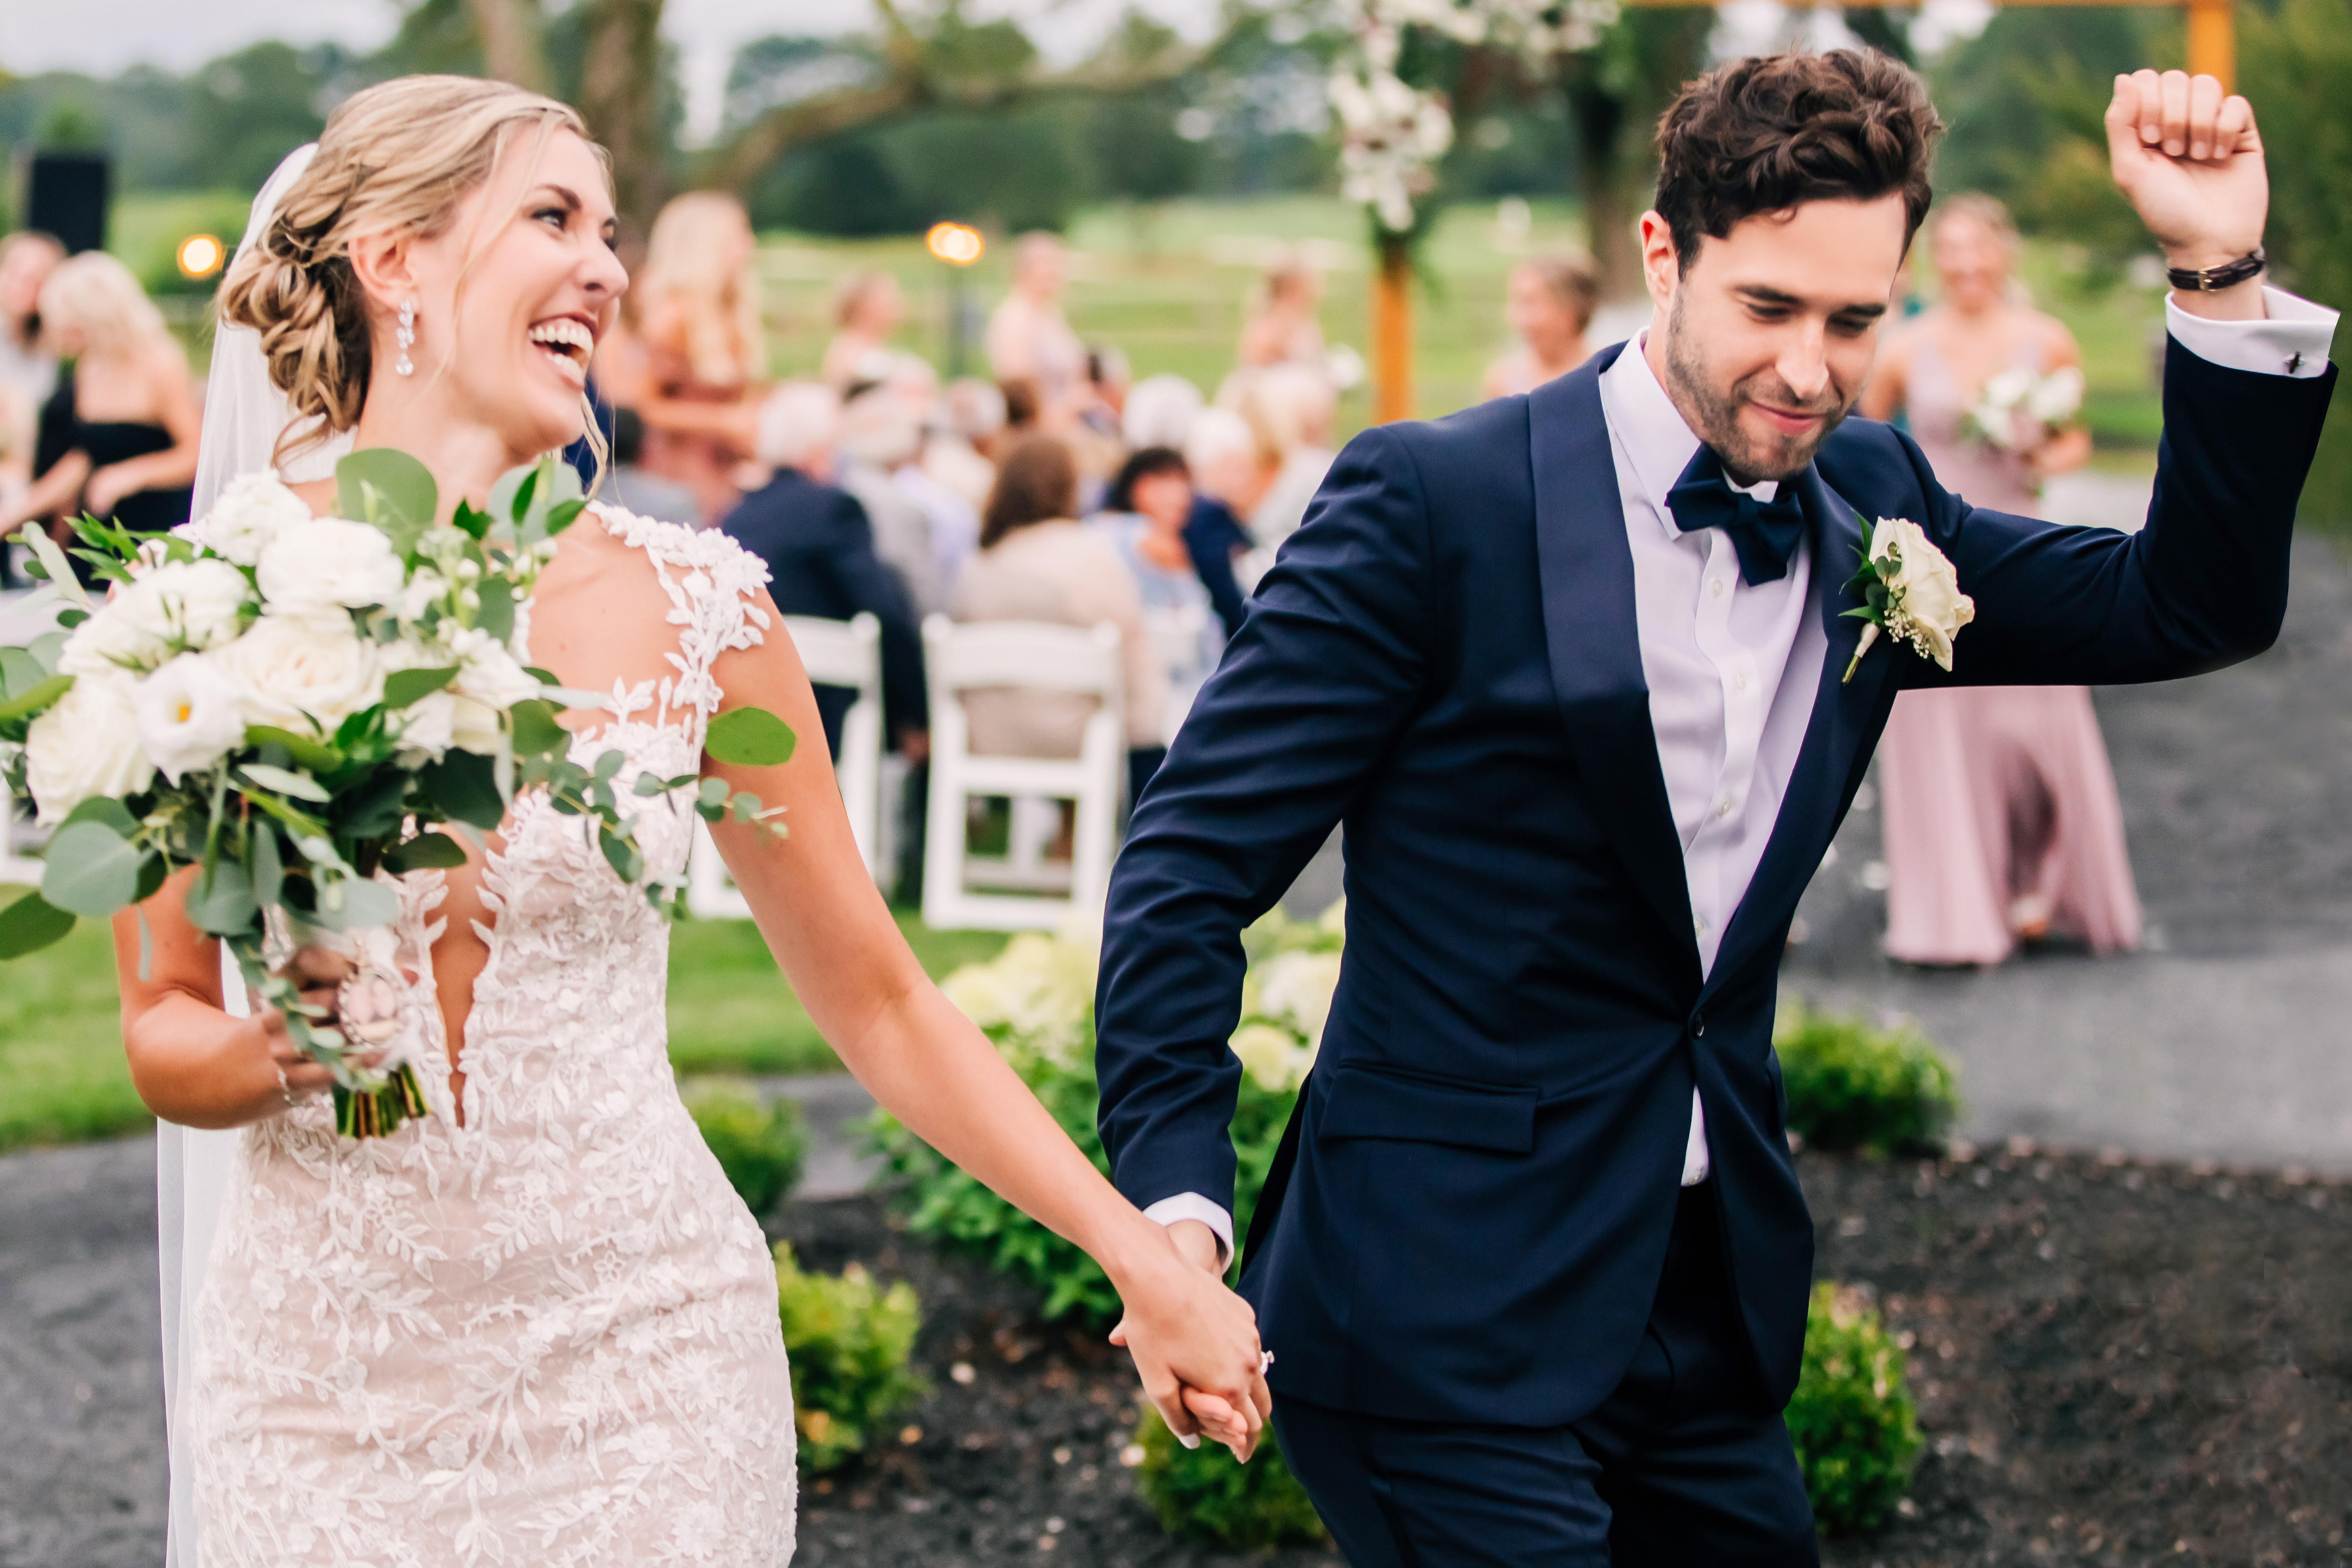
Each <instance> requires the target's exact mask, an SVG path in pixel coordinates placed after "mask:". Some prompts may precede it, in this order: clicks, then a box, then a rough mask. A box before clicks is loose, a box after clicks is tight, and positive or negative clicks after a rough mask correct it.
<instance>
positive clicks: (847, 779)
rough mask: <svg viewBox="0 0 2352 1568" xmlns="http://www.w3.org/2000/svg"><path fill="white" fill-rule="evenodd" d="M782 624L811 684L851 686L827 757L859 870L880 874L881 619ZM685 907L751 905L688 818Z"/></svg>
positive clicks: (740, 916) (729, 911) (808, 739)
mask: <svg viewBox="0 0 2352 1568" xmlns="http://www.w3.org/2000/svg"><path fill="white" fill-rule="evenodd" d="M784 629H785V630H786V631H787V632H788V633H790V634H791V636H792V639H793V647H794V648H796V649H798V650H799V652H800V656H801V667H802V668H804V669H806V670H807V671H808V678H809V683H810V684H811V685H813V686H845V687H847V688H849V689H851V690H853V691H855V692H856V693H857V696H856V699H855V700H852V701H851V703H850V705H849V710H848V711H847V712H846V713H845V714H844V715H843V716H842V720H841V755H839V756H838V757H836V758H835V759H834V764H833V776H834V779H835V782H836V783H837V784H840V786H841V804H842V805H843V807H844V808H845V810H846V811H847V812H848V814H849V832H850V836H851V837H854V838H856V840H857V852H858V854H859V855H860V856H861V857H862V858H864V859H865V861H866V870H867V871H868V872H869V873H870V874H871V875H872V876H873V877H874V879H876V880H877V881H880V880H881V879H882V877H883V874H884V870H885V868H886V867H887V861H885V860H884V859H883V858H882V840H881V835H880V832H879V831H878V825H879V822H880V818H881V810H882V803H881V793H882V623H881V622H880V621H878V620H877V619H875V617H874V616H871V615H867V614H864V613H860V614H859V615H857V616H854V617H852V618H851V619H849V620H846V621H827V620H819V619H817V618H816V617H814V616H785V617H784ZM801 740H802V743H803V744H804V745H814V744H821V743H822V742H824V736H822V735H804V736H803V737H801ZM686 907H687V909H688V910H690V911H691V912H692V913H693V914H694V915H695V917H696V918H697V919H699V920H749V919H751V906H750V905H749V904H747V903H745V902H744V901H743V895H742V894H741V893H740V892H738V891H737V890H736V888H735V881H734V879H733V878H731V877H730V876H729V875H728V874H727V867H726V864H725V863H724V862H723V861H721V860H720V859H719V849H718V847H717V846H716V845H714V844H712V843H711V841H710V829H709V827H708V826H705V825H704V824H702V823H701V822H699V821H698V822H697V823H696V824H695V835H694V851H693V854H692V856H691V857H690V858H688V862H687V874H686Z"/></svg>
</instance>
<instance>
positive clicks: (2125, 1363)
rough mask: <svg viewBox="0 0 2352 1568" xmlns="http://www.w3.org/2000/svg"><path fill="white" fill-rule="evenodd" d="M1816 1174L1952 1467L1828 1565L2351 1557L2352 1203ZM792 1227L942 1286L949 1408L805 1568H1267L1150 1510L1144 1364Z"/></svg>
mask: <svg viewBox="0 0 2352 1568" xmlns="http://www.w3.org/2000/svg"><path fill="white" fill-rule="evenodd" d="M1801 1169H1802V1171H1803V1174H1804V1178H1805V1184H1806V1188H1807V1191H1808V1192H1809V1194H1811V1198H1812V1202H1813V1209H1814V1213H1815V1215H1816V1216H1817V1217H1818V1218H1819V1220H1820V1222H1821V1265H1820V1273H1821V1277H1822V1278H1824V1279H1843V1280H1846V1281H1849V1282H1858V1283H1864V1284H1867V1285H1869V1286H1870V1287H1872V1288H1874V1289H1875V1290H1876V1292H1877V1293H1878V1296H1879V1300H1880V1303H1881V1305H1882V1307H1883V1309H1884V1310H1885V1315H1886V1317H1887V1320H1888V1321H1889V1324H1890V1326H1891V1327H1893V1328H1894V1329H1895V1330H1896V1331H1900V1332H1902V1333H1905V1334H1907V1335H1909V1336H1911V1337H1912V1341H1913V1343H1912V1348H1911V1366H1912V1387H1913V1390H1914V1392H1915V1394H1916V1395H1917V1396H1918V1401H1919V1415H1920V1425H1921V1427H1922V1430H1923V1431H1924V1433H1925V1435H1926V1436H1927V1443H1928V1448H1927V1454H1926V1456H1925V1458H1923V1459H1922V1461H1921V1464H1920V1467H1919V1473H1918V1477H1917V1480H1916V1485H1915V1487H1914V1489H1913V1493H1912V1500H1911V1501H1910V1502H1909V1504H1908V1505H1907V1506H1906V1512H1905V1514H1904V1516H1903V1517H1900V1518H1898V1519H1897V1520H1895V1521H1894V1523H1893V1525H1892V1527H1891V1528H1890V1529H1888V1530H1887V1531H1885V1532H1884V1533H1883V1534H1882V1535H1880V1536H1878V1537H1876V1538H1874V1539H1869V1540H1861V1541H1846V1542H1831V1543H1830V1544H1829V1547H1828V1550H1827V1553H1826V1555H1827V1559H1828V1562H1829V1563H1830V1564H1832V1568H1874V1565H1884V1568H1958V1565H1960V1564H1988V1565H1990V1564H2013V1563H2049V1562H2086V1563H2130V1564H2138V1563H2154V1562H2157V1561H2159V1560H2161V1561H2164V1562H2167V1563H2171V1562H2180V1563H2232V1564H2238V1563H2243V1564H2250V1565H2251V1564H2266V1563H2283V1564H2284V1563H2292V1564H2303V1563H2336V1562H2340V1561H2343V1560H2345V1559H2347V1558H2352V1547H2347V1546H2345V1545H2344V1544H2343V1543H2344V1542H2345V1541H2346V1539H2347V1531H2352V1224H2348V1223H2347V1219H2352V1190H2347V1188H2346V1187H2343V1186H2341V1185H2330V1184H2317V1183H2311V1182H2305V1181H2300V1180H2297V1179H2294V1178H2292V1177H2290V1178H2281V1177H2278V1176H2252V1175H2248V1174H2245V1173H2230V1172H2221V1171H2200V1170H2193V1169H2180V1168H2173V1167H2159V1166H2150V1165H2141V1164H2129V1163H2124V1164H2107V1163H2102V1162H2101V1161H2099V1160H2097V1159H2095V1158H2085V1157H2076V1156H2064V1155H2055V1154H2037V1153H2034V1152H2030V1151H2025V1152H1999V1153H1993V1154H1990V1155H1985V1156H1979V1157H1978V1158H1976V1159H1973V1160H1970V1161H1965V1162H1955V1161H1949V1160H1947V1161H1941V1162H1927V1163H1920V1162H1916V1161H1907V1162H1896V1163H1869V1162H1864V1161H1858V1160H1850V1159H1843V1158H1834V1157H1826V1156H1819V1155H1811V1154H1809V1155H1807V1156H1805V1157H1804V1158H1803V1159H1802V1161H1801ZM774 1232H775V1234H776V1235H777V1236H779V1237H783V1238H788V1239H790V1240H792V1241H793V1243H794V1245H795V1246H796V1247H798V1248H799V1250H800V1252H801V1255H802V1258H803V1261H804V1262H805V1263H807V1264H808V1265H809V1266H810V1267H813V1268H826V1269H837V1268H841V1267H842V1266H843V1265H844V1264H845V1263H847V1262H848V1261H849V1260H851V1259H852V1258H856V1259H859V1260H861V1261H863V1262H864V1263H866V1266H867V1267H868V1268H872V1269H873V1270H874V1271H875V1272H876V1273H877V1275H879V1276H882V1277H884V1278H904V1279H909V1280H911V1281H913V1283H914V1284H915V1286H916V1289H918V1290H919V1292H920V1293H921V1295H922V1298H923V1302H924V1308H925V1315H926V1321H925V1328H924V1331H923V1337H922V1341H921V1342H920V1344H919V1347H918V1352H917V1354H918V1356H919V1359H920V1361H921V1363H922V1364H923V1367H924V1369H925V1371H926V1373H928V1374H929V1376H930V1378H931V1379H932V1381H933V1384H934V1389H933V1392H932V1393H931V1394H929V1397H928V1398H927V1399H926V1400H925V1401H924V1403H923V1404H922V1405H920V1406H919V1407H918V1408H917V1409H916V1410H914V1411H912V1412H911V1413H909V1415H908V1416H907V1418H906V1421H907V1426H908V1432H907V1433H904V1434H901V1435H900V1436H912V1438H913V1440H912V1441H910V1442H901V1441H896V1440H894V1441H892V1442H891V1443H889V1444H888V1445H887V1446H886V1449H885V1452H884V1453H883V1455H882V1456H881V1457H880V1458H878V1460H876V1461H874V1462H870V1463H864V1464H857V1465H853V1466H852V1467H850V1468H847V1469H845V1470H844V1471H842V1472H839V1473H838V1474H837V1475H836V1477H835V1479H834V1480H833V1482H832V1485H831V1488H830V1489H829V1490H820V1489H811V1490H810V1491H808V1492H806V1493H804V1494H803V1500H802V1524H801V1556H800V1562H801V1563H805V1564H807V1565H808V1568H827V1565H831V1564H844V1565H848V1564H856V1565H858V1568H867V1565H870V1568H898V1565H901V1564H905V1565H909V1568H911V1565H913V1564H924V1565H926V1568H929V1565H933V1564H939V1563H960V1564H964V1563H968V1564H974V1565H986V1564H997V1563H1013V1562H1016V1561H1018V1562H1034V1560H1036V1559H1037V1558H1038V1557H1039V1556H1041V1555H1044V1554H1052V1555H1054V1556H1055V1557H1058V1558H1060V1559H1062V1560H1066V1561H1069V1562H1073V1563H1086V1564H1089V1565H1095V1564H1100V1565H1102V1568H1119V1565H1130V1568H1146V1565H1150V1568H1177V1565H1179V1564H1183V1565H1193V1564H1200V1565H1207V1564H1211V1563H1237V1562H1239V1561H1242V1560H1239V1559H1232V1558H1223V1557H1220V1556H1218V1555H1216V1554H1213V1553H1204V1552H1193V1551H1190V1550H1187V1549H1185V1548H1181V1547H1178V1546H1175V1545H1173V1544H1171V1542H1168V1541H1167V1540H1166V1539H1165V1538H1164V1537H1163V1536H1161V1534H1160V1531H1159V1528H1158V1525H1157V1523H1156V1522H1155V1521H1153V1519H1152V1517H1151V1515H1150V1512H1149V1510H1147V1509H1146V1508H1145V1507H1144V1505H1143V1504H1142V1503H1141V1502H1140V1501H1139V1500H1137V1499H1136V1497H1135V1495H1134V1493H1133V1489H1132V1487H1131V1485H1130V1478H1129V1472H1128V1470H1127V1469H1126V1468H1124V1467H1123V1466H1122V1465H1121V1464H1120V1460H1119V1454H1120V1450H1121V1449H1122V1448H1123V1447H1126V1445H1127V1443H1128V1440H1129V1439H1128V1434H1129V1431H1130V1430H1131V1428H1132V1425H1133V1422H1134V1419H1135V1403H1134V1400H1135V1391H1134V1384H1133V1382H1132V1376H1131V1374H1130V1373H1129V1371H1128V1369H1127V1367H1126V1365H1125V1363H1124V1359H1123V1358H1122V1357H1118V1356H1117V1355H1115V1354H1113V1353H1112V1352H1108V1350H1107V1349H1106V1348H1105V1347H1102V1346H1100V1345H1099V1344H1098V1343H1097V1342H1095V1341H1094V1340H1093V1339H1092V1338H1091V1337H1089V1336H1083V1335H1075V1334H1070V1333H1066V1332H1063V1331H1053V1330H1046V1329H1043V1328H1041V1327H1039V1326H1038V1325H1037V1324H1036V1323H1035V1322H1034V1318H1033V1316H1032V1311H1033V1309H1034V1298H1033V1297H1031V1296H1029V1295H1028V1294H1027V1293H1026V1292H1025V1291H1024V1290H1022V1289H1018V1288H1016V1287H1014V1286H1012V1285H1010V1284H1008V1283H1007V1282H1005V1281H1003V1280H1001V1279H996V1278H994V1277H993V1276H991V1275H989V1274H987V1273H986V1272H985V1271H983V1270H982V1269H980V1268H977V1267H976V1266H973V1265H971V1264H968V1263H965V1262H962V1261H961V1260H955V1259H943V1258H939V1257H936V1256H934V1255H933V1254H931V1253H930V1252H929V1251H928V1250H927V1249H925V1248H924V1247H921V1246H920V1245H919V1244H916V1243H913V1242H911V1241H909V1240H908V1238H906V1237H903V1236H899V1235H898V1234H896V1233H894V1232H893V1231H892V1230H890V1228H889V1227H888V1226H887V1222H886V1220H885V1219H884V1216H883V1211H882V1208H881V1206H880V1205H879V1202H878V1200H877V1199H874V1198H871V1197H861V1198H855V1199H847V1200H843V1201H840V1202H835V1203H825V1204H794V1205H788V1206H787V1207H786V1208H785V1209H784V1210H783V1211H782V1213H781V1214H780V1215H778V1216H777V1219H776V1223H775V1226H774ZM957 1363H962V1364H964V1365H967V1366H969V1367H971V1369H972V1376H971V1381H970V1382H969V1383H959V1382H957V1381H956V1380H955V1378H954V1376H953V1373H952V1372H951V1369H952V1368H953V1367H954V1366H955V1365H956V1364H957ZM823 1485H824V1483H819V1487H820V1488H822V1487H823ZM1055 1521H1059V1528H1056V1527H1055ZM1045 1542H1051V1544H1050V1545H1046V1544H1045ZM1248 1561H1251V1562H1255V1563H1260V1564H1263V1565H1265V1568H1308V1565H1309V1564H1318V1565H1319V1564H1323V1563H1334V1562H1335V1559H1334V1558H1333V1557H1332V1555H1331V1554H1329V1553H1318V1552H1289V1553H1284V1554H1281V1555H1278V1556H1274V1557H1261V1558H1255V1559H1249V1560H1248Z"/></svg>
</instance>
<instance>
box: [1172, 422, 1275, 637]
mask: <svg viewBox="0 0 2352 1568" xmlns="http://www.w3.org/2000/svg"><path fill="white" fill-rule="evenodd" d="M1184 462H1185V466H1186V468H1189V469H1190V470H1191V473H1192V516H1191V517H1190V518H1189V519H1188V520H1187V521H1185V524H1184V546H1185V548H1186V549H1188V550H1190V551H1191V552H1192V569H1193V570H1194V571H1195V572H1197V573H1199V574H1201V585H1202V587H1203V588H1206V589H1207V590H1208V591H1209V603H1210V604H1212V605H1215V606H1216V610H1217V619H1219V620H1220V621H1223V623H1224V626H1225V636H1227V637H1234V636H1235V635H1237V634H1238V633H1239V632H1240V631H1241V629H1242V616H1243V614H1244V594H1243V591H1242V584H1241V581H1240V579H1239V578H1238V576H1236V572H1237V570H1238V568H1239V566H1240V564H1241V563H1242V562H1244V560H1246V559H1248V557H1249V554H1250V552H1252V551H1253V550H1255V549H1256V548H1257V541H1256V540H1255V538H1253V537H1252V536H1251V534H1250V531H1249V529H1248V528H1247V527H1245V526H1244V524H1243V522H1242V520H1241V517H1240V515H1239V512H1238V510H1236V509H1237V508H1241V507H1245V506H1246V505H1247V504H1248V501H1249V500H1250V498H1252V497H1254V496H1255V495H1257V494H1261V493H1263V491H1264V489H1265V481H1264V477H1263V476H1262V475H1261V474H1260V472H1259V470H1258V467H1257V458H1256V443H1255V440H1254V439H1253V438H1252V437H1251V436H1250V431H1249V426H1247V425H1244V424H1243V423H1242V418H1241V416H1240V415H1238V414H1234V413H1232V412H1230V411H1228V410H1226V409H1223V408H1204V409H1202V411H1201V413H1200V416H1199V417H1198V418H1196V419H1194V420H1193V421H1192V433H1191V435H1189V436H1188V437H1186V438H1185V442H1184Z"/></svg>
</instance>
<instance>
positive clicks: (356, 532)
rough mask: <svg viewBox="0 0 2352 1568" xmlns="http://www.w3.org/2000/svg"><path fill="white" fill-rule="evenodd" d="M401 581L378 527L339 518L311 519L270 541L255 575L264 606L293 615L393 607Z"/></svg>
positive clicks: (388, 543) (275, 612)
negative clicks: (379, 606) (334, 610)
mask: <svg viewBox="0 0 2352 1568" xmlns="http://www.w3.org/2000/svg"><path fill="white" fill-rule="evenodd" d="M404 578H405V574H404V573H403V571H402V569H401V564H400V557H399V556H397V555H394V553H393V552H392V541H391V540H389V539H387V538H385V537H384V534H383V530H382V529H380V528H376V527H374V526H373V525H372V524H369V523H364V522H352V521H350V520H349V519H347V518H340V517H319V518H312V519H311V520H310V521H309V522H306V523H304V524H303V525H302V526H301V527H299V528H289V529H288V530H287V531H284V532H283V533H280V534H279V535H278V537H277V538H275V539H273V540H271V541H270V542H269V544H268V547H267V548H265V549H264V550H263V551H262V552H261V562H260V570H259V574H258V580H259V582H260V584H261V601H262V605H263V607H264V608H265V609H267V610H268V612H269V613H270V614H271V615H298V616H299V615H315V614H319V613H320V612H323V611H327V610H331V609H344V610H356V609H359V608H361V607H362V606H363V605H391V604H396V603H398V602H399V599H400V593H401V589H402V588H403V586H404Z"/></svg>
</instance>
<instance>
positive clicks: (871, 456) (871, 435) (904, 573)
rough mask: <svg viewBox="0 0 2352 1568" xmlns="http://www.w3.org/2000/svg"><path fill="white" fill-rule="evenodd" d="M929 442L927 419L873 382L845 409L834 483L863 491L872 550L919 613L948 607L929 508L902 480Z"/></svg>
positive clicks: (857, 493)
mask: <svg viewBox="0 0 2352 1568" xmlns="http://www.w3.org/2000/svg"><path fill="white" fill-rule="evenodd" d="M922 447H923V426H922V424H921V422H920V421H919V420H918V419H917V418H916V416H914V414H913V413H911V412H910V411H909V410H908V408H907V406H906V405H905V404H904V403H903V402H901V401H900V400H899V398H898V396H897V395H894V394H893V393H892V392H891V391H890V389H889V388H888V387H887V386H886V385H884V384H881V383H878V382H877V383H871V384H867V385H866V386H865V387H864V388H863V389H861V390H860V391H859V392H858V393H857V394H856V395H854V396H852V397H851V398H850V399H849V400H848V401H847V402H846V403H845V404H843V405H842V408H841V431H840V436H839V445H838V450H837V453H836V457H835V475H834V482H835V484H838V485H839V486H840V487H841V488H842V489H845V490H847V491H848V492H849V493H850V494H851V495H854V496H856V498H857V504H858V505H859V506H862V507H864V508H865V509H866V521H867V522H868V523H869V524H871V525H872V527H873V530H874V552H875V553H876V554H877V555H879V556H880V557H881V558H882V563H883V564H884V565H886V566H887V567H889V568H890V569H891V570H892V571H893V572H896V573H897V574H898V579H899V581H900V582H902V583H904V584H907V593H908V597H910V598H912V599H913V600H914V602H915V614H916V616H917V617H918V618H920V617H921V616H928V615H932V614H934V613H936V612H939V611H942V610H945V609H946V608H947V601H948V595H947V580H946V579H944V578H942V577H941V576H940V563H939V555H938V553H937V551H936V550H935V548H934V545H933V542H932V539H931V518H930V513H929V511H928V510H926V509H925V508H924V506H923V505H922V503H921V502H920V501H919V500H916V499H915V498H914V497H913V496H912V495H910V494H908V492H907V490H906V489H903V488H901V487H900V486H899V484H898V479H897V476H898V470H899V469H900V468H904V467H906V466H907V465H908V464H910V463H912V462H913V461H914V460H915V458H916V457H917V455H918V454H919V453H920V452H921V451H922Z"/></svg>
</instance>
